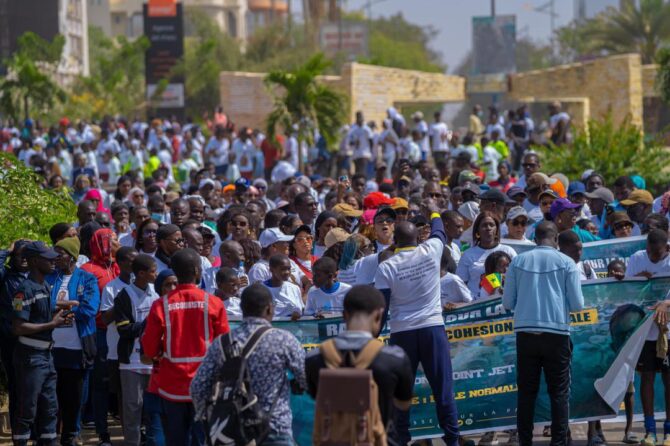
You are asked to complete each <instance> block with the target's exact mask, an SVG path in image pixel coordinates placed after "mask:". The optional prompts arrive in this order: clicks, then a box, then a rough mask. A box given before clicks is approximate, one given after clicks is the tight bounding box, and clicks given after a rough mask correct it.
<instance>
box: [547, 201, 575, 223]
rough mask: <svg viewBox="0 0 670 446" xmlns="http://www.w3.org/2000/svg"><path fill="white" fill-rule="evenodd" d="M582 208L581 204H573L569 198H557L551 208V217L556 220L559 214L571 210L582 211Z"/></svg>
mask: <svg viewBox="0 0 670 446" xmlns="http://www.w3.org/2000/svg"><path fill="white" fill-rule="evenodd" d="M581 207H582V205H581V204H576V203H573V202H571V201H570V200H568V199H567V198H557V199H556V200H555V201H554V202H553V203H551V208H549V214H550V215H551V219H552V220H554V219H555V218H556V217H557V216H558V214H560V213H561V212H563V211H567V210H571V209H580V208H581Z"/></svg>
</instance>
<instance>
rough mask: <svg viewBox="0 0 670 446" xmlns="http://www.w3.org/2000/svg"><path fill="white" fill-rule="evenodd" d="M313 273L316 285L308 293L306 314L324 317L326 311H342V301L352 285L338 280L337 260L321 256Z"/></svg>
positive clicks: (313, 268) (315, 264)
mask: <svg viewBox="0 0 670 446" xmlns="http://www.w3.org/2000/svg"><path fill="white" fill-rule="evenodd" d="M312 275H313V276H312V277H313V281H314V286H313V287H312V288H311V289H310V290H309V292H308V293H307V306H306V307H305V314H306V315H308V316H314V317H316V318H322V317H324V316H323V315H324V313H342V309H343V307H342V302H344V296H345V295H346V294H347V292H348V291H349V290H350V289H351V285H347V284H346V283H342V282H338V280H337V264H336V263H335V260H333V259H332V258H330V257H321V258H320V259H319V260H317V261H316V262H315V263H314V266H313V267H312Z"/></svg>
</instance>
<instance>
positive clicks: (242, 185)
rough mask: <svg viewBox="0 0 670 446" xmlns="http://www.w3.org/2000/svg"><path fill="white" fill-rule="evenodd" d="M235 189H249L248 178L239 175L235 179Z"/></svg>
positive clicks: (243, 190)
mask: <svg viewBox="0 0 670 446" xmlns="http://www.w3.org/2000/svg"><path fill="white" fill-rule="evenodd" d="M235 189H236V190H238V191H241V192H246V190H247V189H249V180H247V179H246V178H244V177H240V178H238V179H237V180H235Z"/></svg>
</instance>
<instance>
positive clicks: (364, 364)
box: [354, 339, 384, 370]
mask: <svg viewBox="0 0 670 446" xmlns="http://www.w3.org/2000/svg"><path fill="white" fill-rule="evenodd" d="M383 347H384V343H383V342H382V341H380V340H379V339H370V341H368V343H367V344H366V345H365V347H363V348H362V349H361V351H360V353H358V355H356V358H354V368H357V369H361V370H364V369H367V368H368V367H370V364H372V361H374V360H375V358H376V357H377V355H378V354H379V352H380V351H381V350H382V348H383Z"/></svg>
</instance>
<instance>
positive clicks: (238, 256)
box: [203, 240, 249, 293]
mask: <svg viewBox="0 0 670 446" xmlns="http://www.w3.org/2000/svg"><path fill="white" fill-rule="evenodd" d="M219 256H220V257H221V266H215V267H213V268H209V269H207V270H206V271H205V273H204V275H203V282H204V289H205V291H207V292H209V293H214V291H215V290H216V273H217V272H218V271H219V269H221V268H232V269H234V270H235V271H237V275H238V278H239V279H240V292H242V290H243V289H244V288H246V287H247V286H248V285H249V278H248V277H247V274H246V272H245V271H244V260H245V258H244V248H242V245H240V244H239V243H237V242H236V241H235V240H226V241H224V242H222V243H221V246H220V247H219Z"/></svg>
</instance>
